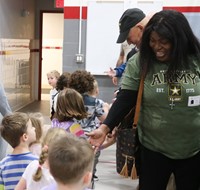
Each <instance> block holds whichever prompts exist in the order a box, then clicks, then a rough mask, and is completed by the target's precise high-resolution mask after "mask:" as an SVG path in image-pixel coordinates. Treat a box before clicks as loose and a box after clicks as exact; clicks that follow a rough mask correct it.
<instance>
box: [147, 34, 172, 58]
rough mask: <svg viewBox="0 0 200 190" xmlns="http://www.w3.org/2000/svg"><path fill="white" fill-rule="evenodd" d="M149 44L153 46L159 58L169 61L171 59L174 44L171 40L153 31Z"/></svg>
mask: <svg viewBox="0 0 200 190" xmlns="http://www.w3.org/2000/svg"><path fill="white" fill-rule="evenodd" d="M149 45H150V47H151V48H152V50H153V52H154V53H155V56H156V58H157V60H159V61H168V60H169V59H170V54H171V49H172V44H171V43H170V42H169V40H167V39H164V38H162V37H160V36H159V34H158V33H157V32H155V31H153V32H152V33H151V35H150V41H149Z"/></svg>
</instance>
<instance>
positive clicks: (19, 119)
mask: <svg viewBox="0 0 200 190" xmlns="http://www.w3.org/2000/svg"><path fill="white" fill-rule="evenodd" d="M0 132H1V136H2V137H3V138H4V139H5V140H6V141H7V142H8V143H9V144H10V145H11V146H12V148H13V151H12V153H11V154H8V155H7V156H6V157H5V158H4V159H3V160H1V162H0V190H3V189H4V190H13V189H14V188H15V186H16V185H17V183H18V181H19V180H20V178H21V176H22V174H23V173H24V170H25V169H26V167H27V165H28V164H29V163H30V162H31V161H32V160H37V159H38V157H37V156H35V155H33V154H32V153H31V152H30V150H29V144H30V143H31V142H33V141H35V140H36V134H35V128H34V127H33V126H32V123H31V120H30V118H29V116H28V114H25V113H20V112H18V113H17V112H16V113H13V114H11V115H8V116H5V117H4V118H3V120H2V124H1V128H0Z"/></svg>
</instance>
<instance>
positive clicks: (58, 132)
mask: <svg viewBox="0 0 200 190" xmlns="http://www.w3.org/2000/svg"><path fill="white" fill-rule="evenodd" d="M65 135H66V131H65V130H64V129H62V128H50V129H48V131H47V133H46V135H45V137H44V139H43V142H42V147H43V148H42V152H41V154H40V158H39V167H38V168H37V170H36V173H35V174H34V175H33V180H34V181H39V180H40V179H41V178H42V168H41V166H42V165H43V164H44V162H45V161H46V159H47V157H48V147H49V146H50V145H51V143H52V142H53V141H54V140H56V139H57V138H58V139H59V138H61V137H62V136H65Z"/></svg>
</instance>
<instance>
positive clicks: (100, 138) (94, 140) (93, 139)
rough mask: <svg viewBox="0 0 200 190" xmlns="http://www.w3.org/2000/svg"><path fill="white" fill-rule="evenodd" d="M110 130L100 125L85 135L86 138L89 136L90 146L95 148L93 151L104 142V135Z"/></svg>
mask: <svg viewBox="0 0 200 190" xmlns="http://www.w3.org/2000/svg"><path fill="white" fill-rule="evenodd" d="M109 131H110V129H109V128H108V126H107V125H105V124H101V125H100V127H99V128H98V129H96V130H94V131H92V132H90V133H86V135H87V136H89V142H90V144H91V145H92V146H94V147H95V149H98V148H99V147H100V146H101V145H102V143H103V142H104V140H105V138H106V135H107V134H108V132H109Z"/></svg>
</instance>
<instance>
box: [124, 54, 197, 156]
mask: <svg viewBox="0 0 200 190" xmlns="http://www.w3.org/2000/svg"><path fill="white" fill-rule="evenodd" d="M138 55H139V54H136V55H135V56H133V57H132V58H131V59H130V60H129V62H128V64H127V66H126V70H125V73H124V75H123V80H122V89H129V90H138V88H139V82H140V74H139V73H140V68H139V61H138ZM190 65H191V66H192V68H193V71H188V70H181V71H177V72H176V77H175V78H174V80H173V81H170V83H168V82H167V80H166V71H167V68H168V66H167V64H166V63H162V62H155V63H154V64H153V66H152V68H151V69H150V71H149V72H148V74H147V76H146V78H145V82H144V91H143V98H142V105H141V112H140V118H139V122H138V132H139V138H140V141H141V143H142V144H143V145H144V146H145V147H146V148H148V149H150V150H153V151H157V152H160V153H162V154H164V155H166V156H167V157H169V158H173V159H185V158H189V157H191V156H193V155H195V154H196V153H197V152H199V150H200V68H199V65H197V64H196V62H195V61H191V63H190Z"/></svg>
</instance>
